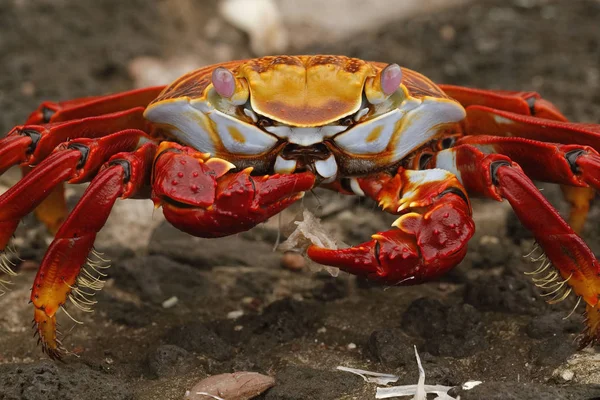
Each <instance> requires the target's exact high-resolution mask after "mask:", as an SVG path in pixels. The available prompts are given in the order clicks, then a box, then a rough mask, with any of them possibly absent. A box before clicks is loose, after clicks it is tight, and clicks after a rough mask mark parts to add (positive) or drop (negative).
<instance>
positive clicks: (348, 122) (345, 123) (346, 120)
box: [338, 117, 354, 126]
mask: <svg viewBox="0 0 600 400" xmlns="http://www.w3.org/2000/svg"><path fill="white" fill-rule="evenodd" d="M338 124H339V125H343V126H350V125H352V124H354V119H353V118H352V117H345V118H342V119H340V121H339V123H338Z"/></svg>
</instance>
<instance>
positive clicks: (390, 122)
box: [333, 109, 404, 154]
mask: <svg viewBox="0 0 600 400" xmlns="http://www.w3.org/2000/svg"><path fill="white" fill-rule="evenodd" d="M403 116H404V113H402V111H401V110H399V109H396V110H392V111H390V112H388V113H386V114H384V115H381V116H379V117H377V118H373V119H372V120H369V121H366V122H363V123H362V124H359V125H357V126H355V127H354V128H352V129H350V130H349V131H348V132H346V133H343V134H341V135H339V136H338V137H336V138H335V139H333V140H334V141H335V143H336V144H337V145H338V146H340V147H341V148H342V149H344V150H345V151H347V152H349V153H352V154H378V153H381V152H383V151H384V150H385V148H386V147H387V146H388V144H389V143H390V140H391V138H392V135H393V134H394V131H395V129H396V124H397V122H398V121H399V120H400V119H402V117H403ZM377 129H379V130H380V132H379V134H377V136H376V137H375V138H373V137H372V134H373V133H374V131H375V130H377Z"/></svg>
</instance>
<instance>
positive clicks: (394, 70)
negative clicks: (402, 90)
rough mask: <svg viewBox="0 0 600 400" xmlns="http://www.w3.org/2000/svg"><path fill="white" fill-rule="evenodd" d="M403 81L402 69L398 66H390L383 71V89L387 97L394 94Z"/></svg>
mask: <svg viewBox="0 0 600 400" xmlns="http://www.w3.org/2000/svg"><path fill="white" fill-rule="evenodd" d="M401 81H402V69H401V68H400V66H399V65H398V64H390V65H388V66H387V67H385V68H384V69H383V71H381V89H382V90H383V93H385V94H386V95H387V96H389V95H390V94H392V93H394V92H395V91H396V89H398V86H400V82H401Z"/></svg>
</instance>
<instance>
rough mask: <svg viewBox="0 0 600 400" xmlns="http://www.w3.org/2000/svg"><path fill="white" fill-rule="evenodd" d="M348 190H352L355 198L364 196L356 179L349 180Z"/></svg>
mask: <svg viewBox="0 0 600 400" xmlns="http://www.w3.org/2000/svg"><path fill="white" fill-rule="evenodd" d="M350 188H351V189H352V191H353V192H354V194H355V195H357V196H364V195H365V192H363V190H362V189H361V187H360V185H359V184H358V179H356V178H351V179H350Z"/></svg>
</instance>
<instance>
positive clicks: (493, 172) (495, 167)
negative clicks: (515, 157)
mask: <svg viewBox="0 0 600 400" xmlns="http://www.w3.org/2000/svg"><path fill="white" fill-rule="evenodd" d="M503 166H507V167H510V163H509V162H508V161H494V162H493V163H491V164H490V176H491V177H492V183H493V184H494V186H498V183H499V182H498V177H497V176H496V174H497V172H498V168H500V167H503Z"/></svg>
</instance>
